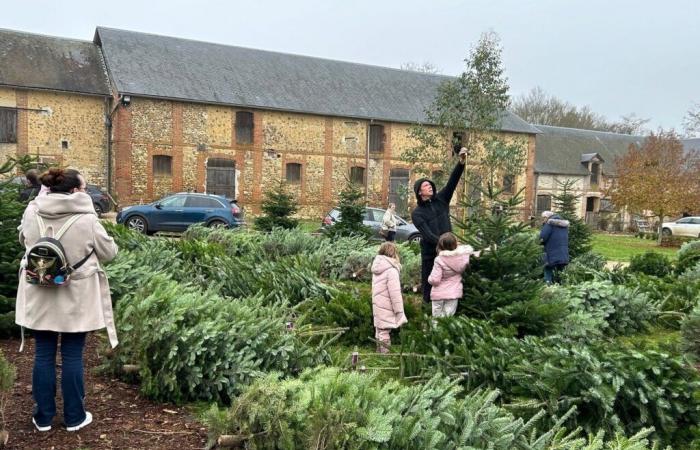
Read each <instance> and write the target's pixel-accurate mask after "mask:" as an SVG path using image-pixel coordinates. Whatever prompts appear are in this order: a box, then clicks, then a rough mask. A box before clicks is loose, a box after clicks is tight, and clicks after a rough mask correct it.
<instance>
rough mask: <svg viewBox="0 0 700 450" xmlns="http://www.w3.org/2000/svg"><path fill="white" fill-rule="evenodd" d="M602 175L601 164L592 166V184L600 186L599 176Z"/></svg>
mask: <svg viewBox="0 0 700 450" xmlns="http://www.w3.org/2000/svg"><path fill="white" fill-rule="evenodd" d="M599 173H600V164H598V163H592V164H591V184H598V175H599Z"/></svg>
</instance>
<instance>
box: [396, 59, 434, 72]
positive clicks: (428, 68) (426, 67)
mask: <svg viewBox="0 0 700 450" xmlns="http://www.w3.org/2000/svg"><path fill="white" fill-rule="evenodd" d="M401 70H410V71H411V72H421V73H432V74H440V73H442V70H440V69H439V68H438V67H437V66H436V65H435V64H433V63H431V62H430V61H423V62H422V63H420V64H419V63H416V62H413V61H408V62H405V63H403V64H401Z"/></svg>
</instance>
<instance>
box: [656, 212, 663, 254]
mask: <svg viewBox="0 0 700 450" xmlns="http://www.w3.org/2000/svg"><path fill="white" fill-rule="evenodd" d="M663 224H664V212H663V211H659V226H658V228H657V230H658V233H659V235H658V236H657V239H656V244H657V245H658V246H659V247H661V239H662V238H663V236H662V234H661V229H662V227H663Z"/></svg>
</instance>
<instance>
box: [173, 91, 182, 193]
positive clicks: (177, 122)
mask: <svg viewBox="0 0 700 450" xmlns="http://www.w3.org/2000/svg"><path fill="white" fill-rule="evenodd" d="M172 106H173V114H172V120H173V134H172V145H173V147H172V148H173V185H172V190H173V191H174V192H180V191H182V179H183V177H184V175H185V174H184V172H183V167H182V163H183V161H182V160H183V154H182V153H183V148H182V147H183V145H184V144H183V137H182V114H183V106H182V103H178V102H173V103H172Z"/></svg>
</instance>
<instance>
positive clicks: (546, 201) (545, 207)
mask: <svg viewBox="0 0 700 450" xmlns="http://www.w3.org/2000/svg"><path fill="white" fill-rule="evenodd" d="M551 209H552V196H551V195H538V196H537V215H538V216H539V215H540V214H542V213H543V212H544V211H549V210H551Z"/></svg>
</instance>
